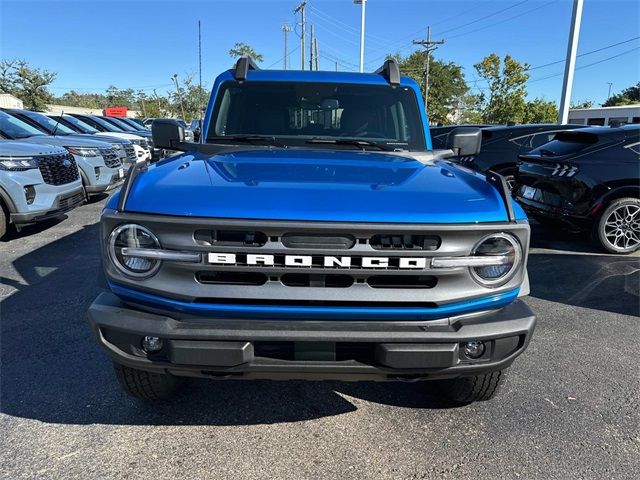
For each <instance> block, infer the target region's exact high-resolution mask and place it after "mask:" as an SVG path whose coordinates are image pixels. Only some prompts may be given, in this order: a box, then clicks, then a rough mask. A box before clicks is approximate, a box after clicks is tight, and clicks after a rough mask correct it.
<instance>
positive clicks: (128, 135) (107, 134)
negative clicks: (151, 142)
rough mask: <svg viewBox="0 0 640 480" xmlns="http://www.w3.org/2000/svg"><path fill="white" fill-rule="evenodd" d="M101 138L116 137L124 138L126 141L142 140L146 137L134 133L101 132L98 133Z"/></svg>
mask: <svg viewBox="0 0 640 480" xmlns="http://www.w3.org/2000/svg"><path fill="white" fill-rule="evenodd" d="M96 135H99V136H101V137H116V138H124V139H125V140H142V139H143V138H144V137H143V136H142V135H134V134H133V133H124V132H122V133H120V132H99V133H96Z"/></svg>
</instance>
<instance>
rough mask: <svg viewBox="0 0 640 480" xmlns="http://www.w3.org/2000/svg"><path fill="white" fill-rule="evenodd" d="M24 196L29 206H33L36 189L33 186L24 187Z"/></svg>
mask: <svg viewBox="0 0 640 480" xmlns="http://www.w3.org/2000/svg"><path fill="white" fill-rule="evenodd" d="M24 196H25V198H26V199H27V205H31V204H32V203H33V201H34V200H35V199H36V189H35V188H33V185H27V186H26V187H24Z"/></svg>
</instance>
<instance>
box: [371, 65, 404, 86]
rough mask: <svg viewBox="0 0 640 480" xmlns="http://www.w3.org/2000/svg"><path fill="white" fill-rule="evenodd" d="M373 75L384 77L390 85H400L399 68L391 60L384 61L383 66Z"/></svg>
mask: <svg viewBox="0 0 640 480" xmlns="http://www.w3.org/2000/svg"><path fill="white" fill-rule="evenodd" d="M373 73H377V74H378V75H382V76H384V78H386V79H387V82H389V84H390V85H400V68H398V64H397V63H396V61H395V60H394V59H392V58H389V59H387V60H385V61H384V64H382V66H381V67H380V68H379V69H377V70H376V71H375V72H373Z"/></svg>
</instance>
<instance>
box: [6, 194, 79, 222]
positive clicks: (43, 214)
mask: <svg viewBox="0 0 640 480" xmlns="http://www.w3.org/2000/svg"><path fill="white" fill-rule="evenodd" d="M36 198H37V194H36ZM84 201H85V198H84V193H83V192H82V187H78V188H76V189H74V190H72V191H70V192H65V193H64V194H60V195H58V196H57V197H56V198H55V200H54V201H53V202H52V204H51V207H50V208H46V209H40V210H30V211H26V212H15V213H11V218H10V221H11V223H13V224H16V225H25V224H29V223H35V222H41V221H43V220H48V219H50V218H56V217H59V216H60V215H62V214H64V213H66V212H68V211H70V210H73V209H74V208H76V207H79V206H80V205H82V204H83V203H84Z"/></svg>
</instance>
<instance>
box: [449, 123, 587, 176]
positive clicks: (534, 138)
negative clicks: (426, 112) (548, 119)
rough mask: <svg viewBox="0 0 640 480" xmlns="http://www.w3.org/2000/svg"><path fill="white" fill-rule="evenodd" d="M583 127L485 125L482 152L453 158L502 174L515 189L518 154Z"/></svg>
mask: <svg viewBox="0 0 640 480" xmlns="http://www.w3.org/2000/svg"><path fill="white" fill-rule="evenodd" d="M581 127H582V128H584V125H582V126H581V125H556V124H538V125H513V126H506V125H502V126H497V127H487V128H483V129H482V150H481V151H480V153H479V154H478V155H476V156H475V157H459V158H458V159H453V161H455V162H457V163H459V164H461V165H464V166H465V167H468V168H471V169H472V170H477V171H479V172H482V173H486V172H488V171H489V170H492V171H494V172H496V173H499V174H500V175H502V176H503V177H504V178H505V180H506V181H507V184H508V185H509V188H512V187H513V182H514V180H515V174H516V171H517V169H518V155H519V154H522V153H526V152H528V151H530V150H532V149H533V148H536V147H538V146H539V145H542V144H543V143H547V142H548V141H550V140H551V139H552V138H553V137H554V135H555V134H556V133H558V132H562V131H564V130H571V129H574V128H581Z"/></svg>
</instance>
